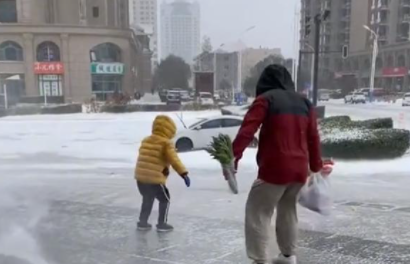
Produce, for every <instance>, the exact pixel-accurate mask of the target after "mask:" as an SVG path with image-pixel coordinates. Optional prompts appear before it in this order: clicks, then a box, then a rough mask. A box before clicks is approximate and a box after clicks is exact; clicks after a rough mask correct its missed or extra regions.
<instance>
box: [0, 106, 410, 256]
mask: <svg viewBox="0 0 410 264" xmlns="http://www.w3.org/2000/svg"><path fill="white" fill-rule="evenodd" d="M403 111H404V110H403ZM327 113H328V114H329V115H342V114H343V115H346V114H347V115H350V116H351V117H352V118H356V119H366V118H375V117H393V118H394V119H395V121H396V125H397V126H398V127H399V126H400V127H407V128H410V120H409V118H410V115H409V114H408V113H407V112H403V113H404V114H402V109H401V108H400V109H399V108H397V109H396V108H394V107H393V108H392V107H387V106H383V105H373V106H360V105H354V106H352V105H349V106H345V105H341V104H338V103H334V102H329V103H327ZM156 114H157V113H132V114H121V115H116V114H77V115H62V116H47V115H41V116H21V117H7V118H3V119H0V200H1V201H0V214H2V215H3V213H5V212H10V211H13V209H15V208H20V207H21V208H31V209H32V211H30V210H28V213H27V214H26V216H27V218H22V219H21V223H20V224H19V225H15V224H13V223H14V220H15V219H14V218H10V217H9V218H8V217H6V218H5V219H3V220H0V224H2V225H0V263H1V255H2V254H4V255H14V256H18V257H23V258H25V259H26V260H29V261H31V262H32V264H37V263H39V264H42V263H48V262H47V261H46V260H45V259H47V258H50V259H52V260H54V261H56V260H59V261H60V262H57V263H55V264H59V263H70V264H71V263H75V262H74V260H68V259H64V261H62V260H61V258H62V257H60V258H59V256H58V254H57V253H56V252H59V253H60V254H62V256H63V255H64V254H66V255H67V256H69V252H71V251H70V250H72V251H74V249H75V250H77V251H78V252H82V251H81V250H83V251H84V252H82V253H78V254H80V255H81V254H83V255H82V256H83V258H82V261H83V262H81V261H78V260H77V262H76V264H78V263H97V262H91V261H89V262H87V261H85V260H84V257H85V259H87V258H90V255H89V254H91V253H86V252H85V251H87V250H89V251H90V252H94V251H93V250H94V248H98V250H103V249H101V248H100V247H101V245H100V244H101V243H102V242H101V241H106V240H107V241H109V242H111V243H114V244H118V239H119V238H124V237H126V241H125V242H124V241H123V242H124V245H125V247H126V250H125V249H124V248H122V250H125V251H126V252H127V253H126V254H125V255H126V256H133V254H134V255H135V256H134V257H135V258H136V260H135V261H134V262H115V261H114V262H111V263H121V264H122V263H137V264H145V263H179V264H187V263H190V264H193V263H198V264H202V263H232V264H233V263H235V264H238V263H247V262H246V260H245V258H244V254H243V237H242V222H243V211H244V210H243V208H244V204H245V201H246V197H247V192H248V190H249V187H250V185H251V184H252V181H253V180H254V178H255V175H256V163H255V154H256V150H252V149H250V150H247V151H246V153H245V155H244V158H243V160H242V161H241V164H240V169H239V173H238V180H239V185H240V193H239V195H237V196H233V195H232V194H231V193H229V191H228V188H227V186H226V183H225V182H224V181H223V180H222V176H221V170H220V167H219V164H218V163H217V162H215V161H213V160H211V158H210V157H209V155H208V154H207V153H205V152H204V151H196V152H191V153H184V154H181V159H182V160H183V162H184V163H185V165H186V166H187V168H188V169H189V171H190V175H191V177H192V181H193V186H192V188H190V189H187V188H185V187H184V186H183V182H182V180H181V179H180V178H179V177H178V176H176V175H175V174H173V175H171V177H170V180H169V187H170V189H171V195H172V208H171V221H174V223H175V225H176V227H177V231H176V235H175V238H174V239H175V240H176V241H178V242H175V243H176V245H175V244H174V243H171V244H170V245H168V246H166V245H163V244H162V243H164V241H163V240H158V238H157V240H158V241H159V242H158V241H157V240H155V239H154V238H150V239H149V240H150V241H151V239H154V240H155V241H157V242H155V243H159V244H161V246H162V248H161V247H160V248H157V246H158V245H157V244H155V243H154V242H152V243H153V245H151V242H147V243H148V244H149V245H151V246H148V249H147V251H141V252H138V253H135V252H134V251H135V249H133V248H132V247H130V245H129V243H131V242H130V241H131V240H132V241H134V240H135V239H136V241H139V242H138V243H141V241H140V239H141V237H140V236H138V235H137V236H136V237H133V236H131V235H130V232H131V231H130V230H127V229H126V228H125V230H122V229H121V228H122V227H121V226H122V225H124V226H128V227H130V226H133V224H134V223H135V215H136V211H137V210H138V207H139V205H140V204H139V203H140V197H139V195H138V194H137V191H136V190H135V183H134V180H133V168H134V164H135V160H136V157H137V151H138V147H139V144H140V142H141V140H142V139H143V137H145V136H147V135H149V134H150V131H151V124H152V120H153V119H154V117H155V115H156ZM168 114H169V115H170V116H171V117H173V118H174V119H175V121H176V123H177V124H178V125H179V126H182V125H181V123H180V122H179V121H178V118H177V116H176V114H177V113H168ZM217 114H219V112H218V111H204V112H185V113H184V114H183V118H184V121H185V122H186V123H191V122H194V121H195V119H196V118H200V117H203V116H209V115H217ZM397 122H399V123H397ZM336 162H337V165H336V167H335V171H334V173H333V175H332V184H333V190H334V199H335V202H336V203H335V208H334V211H333V214H332V215H331V216H329V217H326V218H324V217H321V216H317V215H315V214H313V213H310V212H308V211H306V210H304V209H302V210H301V215H300V221H301V228H302V229H303V230H305V231H304V232H303V233H304V235H303V237H304V240H303V242H302V246H303V247H304V251H303V252H302V255H303V254H307V252H309V254H310V253H312V254H313V255H315V254H316V256H317V259H316V261H313V262H309V261H308V260H307V259H304V260H305V261H304V262H302V263H315V264H320V263H377V264H379V263H380V264H381V263H395V264H396V263H410V258H409V256H408V255H407V256H404V255H400V254H399V252H398V251H397V250H398V249H397V248H399V249H400V247H401V246H410V231H408V230H407V228H405V227H406V226H408V224H409V220H408V219H409V218H408V217H409V212H410V203H409V198H410V196H409V194H408V186H409V185H410V178H409V177H410V166H409V165H408V164H410V156H405V157H403V158H400V159H397V160H391V161H378V162H368V161H356V162H344V161H336ZM4 201H7V202H4ZM113 208H116V210H119V212H117V213H116V214H118V215H115V214H114V215H111V214H109V213H108V212H109V211H110V210H114V209H113ZM127 210H131V211H130V212H131V213H128V211H127ZM134 210H135V213H132V212H133V211H134ZM60 211H62V213H61V212H60ZM104 212H107V213H104ZM121 212H123V213H122V215H121ZM68 216H69V217H68ZM43 217H46V218H48V220H47V221H46V223H45V224H44V223H43V222H41V221H40V220H39V219H41V218H43ZM71 217H72V218H73V219H75V220H70V218H71ZM112 218H113V219H112ZM116 218H117V219H116ZM102 219H110V221H108V220H107V225H109V224H108V222H109V223H110V225H114V226H111V227H110V229H109V230H108V229H104V228H103V227H102V226H99V225H102V224H103V223H102V221H103V220H102ZM118 219H121V221H122V222H121V223H119V224H118V225H117V221H119V220H118ZM11 220H13V221H11ZM104 221H105V220H104ZM39 222H41V223H42V225H45V226H43V227H42V228H41V232H42V235H41V236H40V237H41V238H42V239H43V240H44V241H46V242H44V241H43V240H41V241H42V242H41V243H40V244H41V247H43V249H39V245H37V244H36V243H35V242H33V241H34V237H32V236H31V235H30V234H29V233H28V232H29V231H27V230H31V229H32V228H33V226H35V225H37V224H38V223H39ZM104 223H106V222H104ZM10 226H13V229H12V230H14V231H13V232H12V233H10V232H7V228H8V227H10ZM22 226H23V227H24V228H22ZM204 227H206V228H205V229H204V230H202V229H201V228H204ZM66 228H68V229H70V228H71V229H72V230H74V231H72V232H78V233H75V235H74V233H72V232H71V231H70V232H68V233H67V234H66V232H63V231H64V230H66ZM22 230H23V231H22ZM97 230H98V232H97ZM110 230H113V231H112V232H113V233H112V234H111V233H110V232H111V231H110ZM178 230H180V231H178ZM59 232H62V233H61V234H60V233H59ZM195 232H197V233H198V235H200V237H191V235H194V236H196V234H195ZM58 234H60V235H61V236H62V238H61V239H62V240H61V241H59V240H58V239H57V238H56V236H57V237H58V236H59V235H58ZM103 234H105V235H104V236H103ZM111 236H112V237H111ZM96 237H99V239H100V240H97V239H96ZM319 238H320V239H329V241H331V240H332V239H336V238H337V239H341V240H340V241H339V240H337V241H338V242H337V243H336V242H335V243H331V242H329V243H325V245H324V246H323V247H322V248H321V247H320V246H319V244H314V243H313V242H312V241H316V240H315V239H319ZM94 239H95V240H94ZM312 239H313V240H312ZM10 241H11V242H10ZM50 241H51V242H50ZM67 241H68V242H67ZM201 241H202V242H201ZM203 241H205V242H203ZM348 241H355V242H354V243H356V244H350V246H352V247H353V245H355V246H354V247H353V248H352V249H350V251H348V250H347V249H346V252H344V251H341V250H340V247H341V246H342V245H343V244H346V246H347V243H353V242H348ZM80 242H81V243H80ZM123 242H121V243H123ZM316 242H317V241H316ZM316 242H315V243H316ZM65 243H68V244H69V245H70V246H69V247H68V246H66V245H65ZM83 243H84V244H83ZM104 243H105V242H104ZM133 243H134V242H133ZM179 243H181V244H179ZM203 243H205V244H203ZM312 243H313V244H312ZM317 243H323V242H320V241H319V242H317ZM369 243H370V244H369ZM21 244H23V245H27V249H26V250H20V251H18V250H17V249H16V248H21V246H19V245H21ZM50 244H53V246H54V247H52V246H51V245H50ZM76 244H79V245H76ZM193 244H194V245H196V246H195V247H193V246H192V245H193ZM2 245H3V246H2ZM5 245H8V246H7V247H5ZM190 245H191V248H190ZM144 246H146V245H145V244H144ZM41 247H40V248H41ZM44 247H50V248H51V249H44ZM87 247H89V248H87ZM158 247H159V246H158ZM187 247H188V248H187ZM342 247H343V246H342ZM391 247H393V249H390V248H391ZM354 248H357V250H356V249H354ZM359 248H361V249H362V250H361V252H358V249H359ZM383 248H384V249H386V248H389V252H387V253H388V254H387V253H385V251H387V249H386V250H384V249H383ZM193 249H194V252H197V253H193V255H192V256H191V255H189V254H188V252H189V251H192V250H193ZM42 250H43V251H45V252H46V253H45V255H46V256H47V257H45V259H43V260H41V261H44V262H41V261H38V262H36V261H35V258H38V257H39V255H41V254H40V253H39V252H40V251H42ZM107 250H108V249H107ZM156 250H163V251H158V252H164V251H165V252H167V257H165V258H164V259H167V261H165V260H164V259H163V258H162V257H158V256H162V255H161V254H160V255H158V254H159V253H158V252H157V251H156ZM195 250H196V251H195ZM366 250H370V251H369V252H367V251H366ZM125 251H124V252H125ZM339 251H340V252H339ZM379 251H380V252H383V254H384V256H380V255H379V254H378V253H377V252H379ZM19 252H20V253H19ZM98 252H100V251H95V252H94V253H93V254H96V255H98ZM101 252H102V251H101ZM101 252H100V253H101ZM116 252H117V251H116ZM153 252H154V253H155V254H154V253H153ZM238 252H239V253H238ZM366 252H367V253H366ZM111 253H112V255H115V254H116V253H113V252H111ZM407 253H408V252H407ZM70 254H74V253H70ZM87 254H88V255H87ZM179 254H182V256H181V255H179ZM372 254H373V257H371V256H372ZM380 254H381V253H380ZM389 254H392V256H393V255H394V254H395V255H397V254H399V255H400V256H399V257H397V256H396V257H395V258H393V257H390V255H389ZM100 255H101V254H100ZM198 255H200V256H202V257H203V258H206V261H204V260H203V259H198V258H197V257H196V256H198ZM236 255H238V256H240V258H239V257H238V256H236ZM235 256H236V257H235ZM310 256H312V255H310ZM73 259H74V258H73ZM96 259H98V258H97V257H96ZM102 259H103V257H102ZM102 259H100V262H98V263H109V262H103V261H102ZM107 259H109V257H108V256H107ZM147 259H148V260H150V261H151V262H148V261H147ZM155 259H156V260H157V261H155ZM362 259H363V261H362ZM368 259H372V260H368ZM143 260H146V262H145V261H143ZM107 261H108V260H107ZM311 261H312V260H311ZM338 261H340V262H338ZM366 261H367V262H366ZM51 262H52V261H51ZM51 262H50V264H54V263H51Z"/></svg>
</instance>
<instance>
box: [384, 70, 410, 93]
mask: <svg viewBox="0 0 410 264" xmlns="http://www.w3.org/2000/svg"><path fill="white" fill-rule="evenodd" d="M408 75H409V70H408V69H407V67H390V68H383V71H382V76H383V79H384V87H385V89H387V90H389V91H392V92H402V91H403V88H404V83H405V78H406V76H408Z"/></svg>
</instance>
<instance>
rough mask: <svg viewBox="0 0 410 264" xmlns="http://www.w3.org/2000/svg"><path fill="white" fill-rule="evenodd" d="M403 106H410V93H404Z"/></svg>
mask: <svg viewBox="0 0 410 264" xmlns="http://www.w3.org/2000/svg"><path fill="white" fill-rule="evenodd" d="M402 106H410V93H406V94H405V95H404V97H403V103H402Z"/></svg>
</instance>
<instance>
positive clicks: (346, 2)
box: [342, 0, 352, 9]
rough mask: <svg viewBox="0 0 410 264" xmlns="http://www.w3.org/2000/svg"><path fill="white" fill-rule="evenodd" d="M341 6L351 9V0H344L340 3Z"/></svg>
mask: <svg viewBox="0 0 410 264" xmlns="http://www.w3.org/2000/svg"><path fill="white" fill-rule="evenodd" d="M342 8H343V9H351V8H352V2H351V1H350V0H346V1H344V2H343V3H342Z"/></svg>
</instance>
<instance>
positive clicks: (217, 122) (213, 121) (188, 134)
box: [174, 116, 258, 152]
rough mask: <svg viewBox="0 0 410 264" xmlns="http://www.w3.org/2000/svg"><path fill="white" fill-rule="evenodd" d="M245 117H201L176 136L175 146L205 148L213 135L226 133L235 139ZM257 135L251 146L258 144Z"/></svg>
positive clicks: (181, 148)
mask: <svg viewBox="0 0 410 264" xmlns="http://www.w3.org/2000/svg"><path fill="white" fill-rule="evenodd" d="M242 121H243V118H242V117H239V116H217V117H209V118H201V119H199V120H198V122H196V123H194V124H192V125H191V126H189V127H188V128H186V129H183V130H181V131H180V132H179V133H177V135H176V136H175V139H174V140H175V147H176V149H177V150H178V151H179V152H185V151H190V150H194V149H204V148H206V147H208V146H209V144H210V143H211V142H212V137H217V136H218V135H219V134H221V133H222V134H226V135H229V137H230V138H231V139H232V140H233V139H234V138H235V137H236V135H237V134H238V131H239V128H240V126H241V124H242ZM257 144H258V138H257V137H256V138H255V139H254V141H253V142H252V144H251V146H257Z"/></svg>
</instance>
